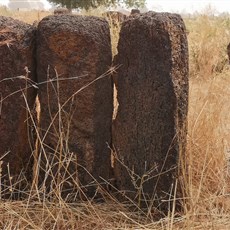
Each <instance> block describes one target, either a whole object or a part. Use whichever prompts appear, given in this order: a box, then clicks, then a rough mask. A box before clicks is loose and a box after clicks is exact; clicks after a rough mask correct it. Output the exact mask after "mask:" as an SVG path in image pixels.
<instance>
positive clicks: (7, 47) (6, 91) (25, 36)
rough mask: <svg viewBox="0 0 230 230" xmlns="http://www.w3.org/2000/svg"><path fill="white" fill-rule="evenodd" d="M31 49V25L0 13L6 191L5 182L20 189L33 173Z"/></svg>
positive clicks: (1, 151)
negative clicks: (30, 111)
mask: <svg viewBox="0 0 230 230" xmlns="http://www.w3.org/2000/svg"><path fill="white" fill-rule="evenodd" d="M34 49H35V29H34V27H32V26H30V25H29V24H26V23H24V22H21V21H18V20H14V19H12V18H9V17H3V16H1V17H0V57H1V58H0V156H1V161H2V164H1V168H2V171H1V180H2V181H1V184H2V185H3V186H5V187H4V189H5V191H6V192H9V190H8V189H7V186H9V183H13V184H14V183H15V182H16V181H17V186H13V187H14V188H16V187H20V189H21V190H23V189H24V188H25V187H24V186H26V185H25V184H28V182H29V181H31V179H32V174H33V173H32V161H33V157H32V152H33V147H34V140H33V139H31V137H32V136H31V135H30V133H31V127H30V125H31V123H30V122H29V120H30V115H29V113H28V110H31V109H32V108H33V105H34V101H35V97H36V90H35V88H34V87H32V84H33V85H34V81H35V80H36V79H35V76H36V75H35V59H34ZM9 180H11V182H9ZM25 180H26V181H25ZM20 181H21V182H20ZM22 181H24V182H25V183H24V184H23V182H22ZM12 192H13V191H12ZM16 193H18V191H16Z"/></svg>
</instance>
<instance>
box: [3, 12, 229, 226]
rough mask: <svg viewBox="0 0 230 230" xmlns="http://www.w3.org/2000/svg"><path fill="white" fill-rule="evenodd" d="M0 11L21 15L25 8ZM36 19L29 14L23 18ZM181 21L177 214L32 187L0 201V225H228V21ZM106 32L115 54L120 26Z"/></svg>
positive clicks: (200, 18) (200, 17)
mask: <svg viewBox="0 0 230 230" xmlns="http://www.w3.org/2000/svg"><path fill="white" fill-rule="evenodd" d="M0 12H1V14H4V15H7V14H8V15H7V16H12V17H15V18H18V19H25V17H24V16H23V14H24V13H20V12H17V14H16V13H12V12H8V11H6V12H4V13H2V11H1V9H0ZM39 14H40V15H41V13H39ZM97 14H98V13H97ZM27 15H28V13H27ZM29 15H30V13H29ZM42 17H43V16H39V17H38V12H36V13H34V12H31V16H29V17H28V18H26V21H27V22H29V23H32V22H33V21H32V20H34V19H35V20H38V19H41V18H42ZM185 22H186V25H187V28H188V30H189V35H188V40H189V50H190V95H189V115H188V124H189V131H188V152H187V154H186V164H187V167H188V168H187V170H188V171H187V172H188V173H187V175H186V178H185V180H184V183H185V188H186V191H187V197H186V204H185V206H184V212H183V213H180V214H177V215H176V216H173V215H171V214H170V213H169V214H168V216H165V218H162V219H161V220H159V221H154V220H153V219H152V217H150V216H147V215H145V214H144V213H142V212H140V211H133V212H131V211H129V209H128V206H127V205H124V204H121V203H119V202H117V201H116V200H115V199H113V198H111V197H110V196H109V194H106V193H104V197H105V200H106V202H104V203H93V202H91V201H90V200H88V201H85V202H77V203H74V204H72V203H68V202H66V201H65V200H63V199H61V198H60V196H51V197H52V199H51V197H48V198H47V197H45V196H42V195H43V194H42V193H41V192H40V191H37V190H35V191H33V192H31V193H30V194H29V195H28V197H29V198H28V200H24V201H6V202H3V201H2V202H0V228H1V229H229V228H230V197H229V195H230V180H229V154H230V146H229V145H230V144H229V143H230V116H229V110H230V103H229V98H230V91H229V85H230V68H229V67H228V66H227V54H226V47H227V43H228V42H230V40H229V35H230V19H228V18H214V17H207V16H205V15H198V16H196V17H194V18H189V19H185ZM111 31H112V44H113V53H114V54H116V44H117V41H118V31H119V27H116V28H115V27H114V28H113V27H111ZM53 197H54V198H53Z"/></svg>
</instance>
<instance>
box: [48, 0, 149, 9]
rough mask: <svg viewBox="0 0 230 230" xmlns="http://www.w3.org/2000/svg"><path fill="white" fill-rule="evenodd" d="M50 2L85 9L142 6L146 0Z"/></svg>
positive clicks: (51, 0)
mask: <svg viewBox="0 0 230 230" xmlns="http://www.w3.org/2000/svg"><path fill="white" fill-rule="evenodd" d="M48 1H49V2H50V3H54V4H56V5H61V6H63V7H66V8H68V9H75V8H80V9H86V10H88V9H89V8H96V7H99V6H106V7H109V6H113V5H114V6H115V5H122V4H123V5H125V6H126V7H137V8H138V7H143V6H144V5H145V2H146V0H48Z"/></svg>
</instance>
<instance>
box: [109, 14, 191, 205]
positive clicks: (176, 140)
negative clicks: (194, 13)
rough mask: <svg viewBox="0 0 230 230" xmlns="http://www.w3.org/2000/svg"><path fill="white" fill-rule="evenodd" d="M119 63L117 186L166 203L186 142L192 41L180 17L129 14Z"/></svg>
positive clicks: (136, 195)
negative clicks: (187, 36)
mask: <svg viewBox="0 0 230 230" xmlns="http://www.w3.org/2000/svg"><path fill="white" fill-rule="evenodd" d="M114 65H118V66H120V68H119V69H118V70H117V74H116V76H115V82H116V87H117V90H118V94H117V97H118V103H119V107H118V112H117V117H116V119H115V121H114V126H113V145H114V147H115V151H116V153H117V156H118V158H119V160H120V161H119V160H115V175H116V180H117V186H118V188H119V189H120V190H122V191H123V190H124V191H125V193H126V195H128V196H130V197H132V198H136V199H137V200H139V201H140V199H145V200H149V199H151V200H152V201H154V202H153V203H154V204H155V205H157V207H158V205H159V206H160V207H162V208H163V207H164V208H165V207H166V208H167V206H168V202H167V201H166V202H165V203H164V202H163V200H167V199H168V198H169V194H170V191H171V189H172V184H173V183H175V180H174V178H175V177H176V172H177V166H178V157H179V153H180V152H182V153H183V154H184V151H185V145H186V131H187V110H188V47H187V38H186V30H185V26H184V23H183V20H182V19H181V17H180V16H179V15H177V14H169V13H154V12H148V13H145V14H140V15H137V16H133V17H130V18H128V19H127V20H126V21H125V22H124V23H123V25H122V28H121V32H120V40H119V44H118V55H117V56H116V57H115V61H114ZM172 191H173V190H172ZM140 194H141V195H140ZM143 194H145V196H144V195H143ZM162 203H163V204H162ZM150 204H152V203H151V202H150ZM148 205H149V204H148ZM161 205H162V206H161Z"/></svg>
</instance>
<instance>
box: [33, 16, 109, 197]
mask: <svg viewBox="0 0 230 230" xmlns="http://www.w3.org/2000/svg"><path fill="white" fill-rule="evenodd" d="M37 59H38V62H37V75H38V81H39V82H40V83H41V82H45V81H47V80H48V83H47V84H41V85H40V86H39V99H40V103H41V120H40V126H41V137H42V138H43V139H44V142H43V146H44V148H45V154H46V156H47V158H48V161H49V164H51V165H53V164H54V163H55V164H57V165H56V167H55V166H54V165H53V167H52V169H51V170H50V172H52V173H53V178H48V180H47V181H48V184H49V182H50V181H52V183H54V182H56V183H58V177H59V176H61V177H62V178H60V179H59V180H61V181H62V182H63V181H64V180H66V183H63V184H62V186H64V187H63V189H64V190H65V189H69V190H68V191H67V194H68V193H69V192H71V191H74V187H75V188H76V187H77V186H78V185H79V184H80V185H82V186H86V185H89V186H88V187H85V189H84V188H83V191H84V192H86V193H87V194H89V195H90V194H91V193H92V192H94V189H95V186H92V184H90V183H91V182H93V184H95V183H94V178H95V179H96V180H98V182H101V181H102V180H101V179H100V177H102V178H104V179H105V180H107V179H109V173H110V165H111V164H110V149H109V148H108V145H110V143H111V126H112V125H111V122H112V121H111V120H112V110H113V104H112V101H113V98H112V97H113V95H112V94H113V91H112V80H111V77H110V76H106V77H104V78H101V79H98V80H96V79H97V78H98V77H100V76H101V75H102V74H104V73H105V72H106V71H107V70H108V69H109V68H110V66H111V59H112V57H111V44H110V34H109V25H108V23H107V22H106V20H105V19H101V18H98V17H86V16H85V17H84V16H74V15H59V16H49V17H46V18H44V19H43V20H42V21H41V22H40V23H39V26H38V34H37ZM52 79H53V80H54V81H51V80H52ZM93 81H95V82H93ZM87 85H88V86H87ZM86 86H87V87H86ZM58 111H60V112H58ZM41 152H42V154H44V151H43V149H42V148H41ZM52 161H53V163H52ZM68 161H70V162H68ZM58 162H59V163H60V162H61V163H62V164H63V165H62V166H60V164H59V163H58ZM58 165H59V166H58ZM42 167H43V168H44V169H45V172H46V173H47V172H48V171H47V161H46V160H45V158H44V157H43V164H42ZM60 172H61V173H60ZM90 174H91V175H92V176H93V177H94V178H92V176H91V175H90ZM70 175H71V177H70ZM54 178H55V179H54ZM63 178H64V179H63ZM40 179H41V181H43V179H44V175H43V176H42V177H40ZM76 183H79V184H76ZM91 188H92V189H91Z"/></svg>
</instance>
